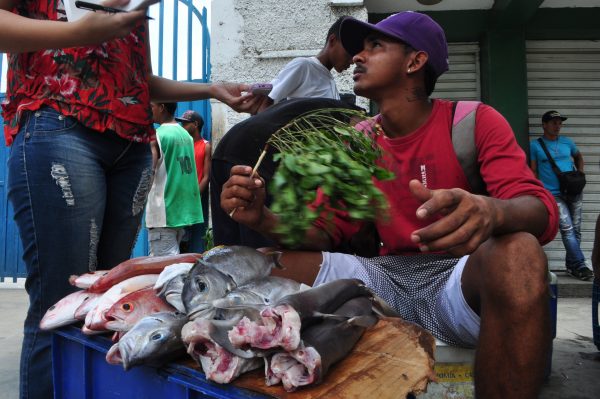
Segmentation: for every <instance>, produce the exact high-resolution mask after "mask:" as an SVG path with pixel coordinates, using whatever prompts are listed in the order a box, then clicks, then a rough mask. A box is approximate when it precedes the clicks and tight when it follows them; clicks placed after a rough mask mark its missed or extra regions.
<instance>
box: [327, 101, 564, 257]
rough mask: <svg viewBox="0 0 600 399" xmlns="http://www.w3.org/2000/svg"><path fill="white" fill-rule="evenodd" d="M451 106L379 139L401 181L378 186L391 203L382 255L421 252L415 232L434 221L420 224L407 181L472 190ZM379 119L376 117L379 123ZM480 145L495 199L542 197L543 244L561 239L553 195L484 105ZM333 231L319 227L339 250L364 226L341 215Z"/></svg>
mask: <svg viewBox="0 0 600 399" xmlns="http://www.w3.org/2000/svg"><path fill="white" fill-rule="evenodd" d="M451 118H452V102H450V101H444V100H433V110H432V113H431V115H430V117H429V119H428V120H427V122H426V123H425V124H424V125H423V126H421V127H420V128H419V129H417V130H416V131H414V132H413V133H411V134H409V135H407V136H403V137H399V138H388V137H386V136H385V135H383V134H379V135H377V136H376V141H377V143H378V144H379V145H380V146H381V147H382V148H383V151H384V154H385V155H384V159H383V160H382V162H383V164H382V165H385V166H386V167H387V168H388V169H390V170H392V171H393V172H394V174H395V175H396V178H395V179H393V180H389V181H383V182H377V181H376V182H375V184H376V186H377V187H379V188H380V189H381V191H382V192H383V193H384V195H385V196H386V198H387V200H388V201H389V205H390V212H389V219H388V220H387V221H382V220H380V221H377V223H376V225H377V230H378V232H379V235H380V238H381V241H382V242H383V247H382V249H381V254H382V255H386V254H414V253H420V251H419V249H418V247H417V246H416V245H415V244H414V243H413V242H412V241H411V240H410V234H411V233H412V232H413V231H415V230H418V229H420V228H423V227H425V226H427V225H429V224H430V223H431V220H428V221H425V222H424V221H420V220H418V219H417V217H416V210H417V208H418V207H419V206H420V205H421V203H419V201H417V200H416V199H415V198H414V197H413V196H412V194H411V193H410V191H409V189H408V182H409V181H410V180H413V179H418V180H420V181H421V182H423V184H425V185H426V186H427V187H428V188H430V189H448V188H462V189H465V190H469V185H468V182H467V178H466V177H465V174H464V172H463V170H462V168H461V166H460V164H459V162H458V159H457V158H456V155H455V153H454V150H453V146H452V138H451V133H450V127H451ZM378 119H379V115H378V116H376V117H375V121H376V122H377V121H378ZM475 126H476V127H475V143H476V146H477V151H478V161H479V164H480V173H481V176H482V178H483V180H484V181H485V183H486V185H487V191H488V193H489V195H490V196H491V197H494V198H499V199H510V198H515V197H519V196H524V195H532V196H535V197H537V198H539V199H540V200H541V201H542V202H543V203H544V205H545V206H546V208H547V209H548V215H549V219H548V227H547V228H546V231H545V232H544V233H543V234H542V236H541V237H538V239H539V241H540V242H541V243H542V244H544V243H547V242H549V241H551V240H552V239H553V238H554V236H555V235H556V231H557V226H558V210H557V207H556V201H555V200H554V198H553V197H552V195H551V194H550V193H549V192H548V191H547V190H546V189H544V187H543V186H542V184H541V183H540V181H539V180H537V179H536V178H535V176H534V175H533V173H532V171H531V170H530V169H529V167H528V165H527V161H526V156H525V153H524V152H523V150H522V149H521V147H519V145H518V144H517V141H516V140H515V137H514V134H513V132H512V129H511V128H510V125H509V124H508V122H507V121H506V120H505V119H504V117H502V115H500V114H499V113H498V112H497V111H496V110H494V109H493V108H492V107H490V106H487V105H484V104H482V105H480V106H479V108H478V110H477V116H476V120H475ZM334 220H335V223H334V227H333V228H332V226H331V222H330V221H329V220H328V219H327V218H319V219H318V220H317V222H316V225H317V226H318V227H320V228H322V229H324V230H327V231H328V233H329V234H330V236H331V238H332V240H333V242H334V244H335V245H336V246H337V245H339V243H340V242H342V241H347V240H348V239H349V238H350V237H351V236H352V235H353V234H356V232H357V231H358V229H359V227H360V225H359V224H357V223H355V222H351V221H349V220H348V219H346V218H344V217H342V216H341V215H340V214H338V215H337V216H336V217H335V219H334Z"/></svg>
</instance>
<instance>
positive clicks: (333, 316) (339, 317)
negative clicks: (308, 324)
mask: <svg viewBox="0 0 600 399" xmlns="http://www.w3.org/2000/svg"><path fill="white" fill-rule="evenodd" d="M312 315H313V317H317V318H322V319H328V320H338V321H348V319H350V317H348V316H342V315H339V314H331V313H321V312H313V314H312Z"/></svg>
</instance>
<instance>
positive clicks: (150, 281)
mask: <svg viewBox="0 0 600 399" xmlns="http://www.w3.org/2000/svg"><path fill="white" fill-rule="evenodd" d="M157 279H158V274H144V275H141V276H135V277H131V278H128V279H127V280H124V281H121V282H120V283H118V284H116V285H114V286H112V287H111V288H110V289H109V290H108V291H106V292H105V293H104V294H102V297H100V300H98V304H97V305H96V307H95V308H94V309H93V310H91V311H90V312H89V313H88V314H87V316H86V317H85V327H86V329H84V330H83V331H84V332H86V331H88V330H95V331H103V330H104V325H105V323H106V322H107V321H108V320H107V319H106V312H107V311H108V310H109V309H110V308H111V307H112V305H114V304H115V303H116V302H117V301H118V300H119V299H121V298H123V297H124V296H125V295H127V294H129V293H132V292H134V291H139V290H141V289H144V288H148V287H153V286H154V284H155V283H156V280H157Z"/></svg>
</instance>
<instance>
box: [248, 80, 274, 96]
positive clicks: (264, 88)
mask: <svg viewBox="0 0 600 399" xmlns="http://www.w3.org/2000/svg"><path fill="white" fill-rule="evenodd" d="M272 89H273V85H272V84H271V83H254V84H253V85H250V93H252V94H254V95H263V96H266V95H267V94H269V93H270V92H271V90H272Z"/></svg>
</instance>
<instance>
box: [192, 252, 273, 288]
mask: <svg viewBox="0 0 600 399" xmlns="http://www.w3.org/2000/svg"><path fill="white" fill-rule="evenodd" d="M280 257H281V252H275V251H272V252H267V253H263V252H261V251H257V250H256V249H254V248H251V247H245V246H241V245H232V246H222V247H218V248H213V249H212V250H210V251H208V252H207V253H205V254H204V255H203V257H202V261H203V262H204V263H206V264H207V265H210V266H211V267H213V268H215V269H217V270H219V271H220V272H222V273H224V274H226V275H228V276H229V277H231V279H232V280H233V281H234V282H235V283H236V284H237V285H238V286H239V285H243V284H246V283H248V282H250V281H252V280H256V279H261V278H265V277H267V276H268V275H270V274H271V269H272V268H274V267H279V268H283V266H281V264H280V263H279V258H280Z"/></svg>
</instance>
